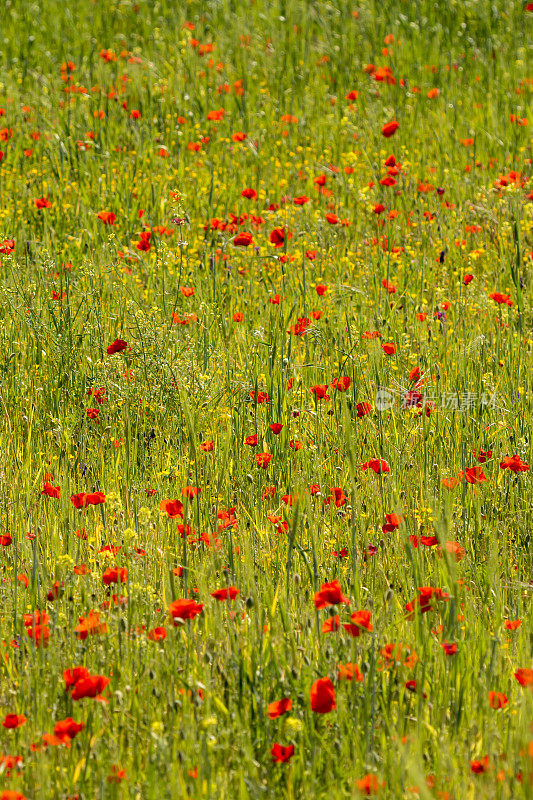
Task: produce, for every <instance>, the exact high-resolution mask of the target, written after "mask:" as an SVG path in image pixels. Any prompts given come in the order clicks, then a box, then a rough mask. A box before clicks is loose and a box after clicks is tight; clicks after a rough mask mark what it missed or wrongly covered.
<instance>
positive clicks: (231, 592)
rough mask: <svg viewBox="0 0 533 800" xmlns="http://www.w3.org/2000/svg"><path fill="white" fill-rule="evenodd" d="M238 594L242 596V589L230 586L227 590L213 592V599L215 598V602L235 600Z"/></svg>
mask: <svg viewBox="0 0 533 800" xmlns="http://www.w3.org/2000/svg"><path fill="white" fill-rule="evenodd" d="M238 594H240V589H237V588H236V587H235V586H229V587H228V588H227V589H216V591H214V592H211V597H214V598H215V600H235V598H236V597H237V595H238Z"/></svg>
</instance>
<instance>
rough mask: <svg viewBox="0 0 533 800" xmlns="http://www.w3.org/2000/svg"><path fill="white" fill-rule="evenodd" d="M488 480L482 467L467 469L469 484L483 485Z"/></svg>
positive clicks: (466, 476) (466, 479)
mask: <svg viewBox="0 0 533 800" xmlns="http://www.w3.org/2000/svg"><path fill="white" fill-rule="evenodd" d="M486 480H487V478H486V476H485V473H484V472H483V470H482V469H481V467H477V466H476V467H467V468H466V469H465V481H466V482H467V483H474V484H475V483H482V482H483V481H486Z"/></svg>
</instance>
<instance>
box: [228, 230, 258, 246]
mask: <svg viewBox="0 0 533 800" xmlns="http://www.w3.org/2000/svg"><path fill="white" fill-rule="evenodd" d="M253 241H254V237H253V236H252V234H251V233H247V232H246V231H242V232H241V233H238V234H237V236H236V237H235V238H234V240H233V244H234V246H235V247H249V245H251V244H252V243H253Z"/></svg>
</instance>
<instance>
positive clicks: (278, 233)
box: [268, 228, 292, 247]
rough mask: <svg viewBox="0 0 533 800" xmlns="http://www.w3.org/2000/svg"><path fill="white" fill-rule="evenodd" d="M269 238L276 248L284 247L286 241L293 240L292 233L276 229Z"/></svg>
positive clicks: (283, 229)
mask: <svg viewBox="0 0 533 800" xmlns="http://www.w3.org/2000/svg"><path fill="white" fill-rule="evenodd" d="M268 238H269V241H270V243H271V244H273V245H274V247H283V245H284V244H285V240H286V239H292V233H291V232H290V231H287V230H285V228H274V230H273V231H271V233H270V236H269V237H268Z"/></svg>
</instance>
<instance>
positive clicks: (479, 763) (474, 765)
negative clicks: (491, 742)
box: [470, 756, 490, 775]
mask: <svg viewBox="0 0 533 800" xmlns="http://www.w3.org/2000/svg"><path fill="white" fill-rule="evenodd" d="M489 769H490V759H489V757H488V756H483V758H482V759H479V760H476V761H471V762H470V771H471V772H473V773H474V774H475V775H482V774H483V773H484V772H488V770H489Z"/></svg>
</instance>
